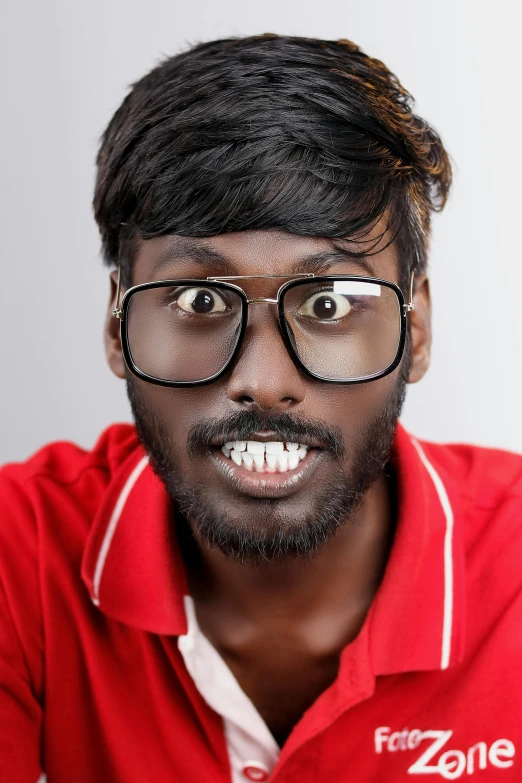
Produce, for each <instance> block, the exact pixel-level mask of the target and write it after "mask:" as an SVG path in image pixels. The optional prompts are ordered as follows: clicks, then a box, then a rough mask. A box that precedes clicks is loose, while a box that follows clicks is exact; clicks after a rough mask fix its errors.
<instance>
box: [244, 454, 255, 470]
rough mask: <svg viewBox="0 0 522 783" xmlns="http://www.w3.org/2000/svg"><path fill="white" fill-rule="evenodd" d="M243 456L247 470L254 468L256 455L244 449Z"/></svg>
mask: <svg viewBox="0 0 522 783" xmlns="http://www.w3.org/2000/svg"><path fill="white" fill-rule="evenodd" d="M241 456H242V457H243V462H244V464H245V468H246V469H247V470H253V468H254V455H253V454H249V453H248V451H244V452H243V453H242V454H241Z"/></svg>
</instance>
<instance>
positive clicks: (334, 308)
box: [298, 291, 352, 321]
mask: <svg viewBox="0 0 522 783" xmlns="http://www.w3.org/2000/svg"><path fill="white" fill-rule="evenodd" d="M351 309H352V305H351V304H350V301H349V299H347V298H346V296H343V295H342V294H336V293H334V292H333V291H318V292H317V293H315V294H312V296H309V297H308V299H306V301H305V302H303V304H302V305H301V307H300V308H299V310H298V315H306V316H308V317H309V318H316V319H320V320H321V321H333V320H337V319H338V318H345V317H346V316H347V315H348V313H349V312H350V310H351Z"/></svg>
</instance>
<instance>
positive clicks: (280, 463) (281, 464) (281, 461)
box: [277, 451, 288, 473]
mask: <svg viewBox="0 0 522 783" xmlns="http://www.w3.org/2000/svg"><path fill="white" fill-rule="evenodd" d="M277 467H278V468H279V470H280V471H281V473H284V472H285V471H287V470H288V452H286V451H283V453H282V454H278V455H277Z"/></svg>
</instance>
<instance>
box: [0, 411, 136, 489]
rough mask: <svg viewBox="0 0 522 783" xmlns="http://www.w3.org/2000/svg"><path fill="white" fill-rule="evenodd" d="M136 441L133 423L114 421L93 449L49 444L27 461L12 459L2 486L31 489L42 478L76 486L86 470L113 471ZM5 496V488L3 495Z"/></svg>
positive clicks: (0, 476) (0, 478)
mask: <svg viewBox="0 0 522 783" xmlns="http://www.w3.org/2000/svg"><path fill="white" fill-rule="evenodd" d="M136 443H137V437H136V430H135V428H134V426H133V425H131V424H112V425H111V426H110V427H108V428H107V429H106V430H105V431H104V432H103V433H102V434H101V435H100V437H99V438H98V440H97V442H96V444H95V445H94V447H93V448H92V449H90V450H87V449H83V448H81V447H80V446H78V445H76V444H75V443H71V442H70V441H56V442H55V443H49V444H47V445H46V446H44V447H43V448H41V449H39V450H38V451H37V452H36V453H35V454H33V455H32V456H31V457H29V459H27V460H26V461H25V462H12V463H8V464H6V465H4V466H3V467H1V468H0V482H1V484H2V489H4V487H5V486H8V485H16V486H18V487H20V488H23V487H26V488H30V487H31V485H32V484H33V482H35V481H36V482H38V481H39V480H40V479H43V480H48V481H50V482H52V483H55V484H56V485H57V486H68V485H73V484H74V483H75V482H76V481H77V480H78V479H79V478H80V477H81V475H82V474H83V473H84V472H85V471H89V470H95V471H96V470H102V471H108V472H109V473H111V472H114V470H116V469H117V467H118V466H119V464H121V462H122V461H123V460H124V459H125V457H126V456H127V454H129V453H130V451H132V449H133V448H135V447H136ZM2 496H3V491H2V492H1V493H0V498H1V497H2Z"/></svg>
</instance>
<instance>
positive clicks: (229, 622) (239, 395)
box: [105, 227, 431, 745]
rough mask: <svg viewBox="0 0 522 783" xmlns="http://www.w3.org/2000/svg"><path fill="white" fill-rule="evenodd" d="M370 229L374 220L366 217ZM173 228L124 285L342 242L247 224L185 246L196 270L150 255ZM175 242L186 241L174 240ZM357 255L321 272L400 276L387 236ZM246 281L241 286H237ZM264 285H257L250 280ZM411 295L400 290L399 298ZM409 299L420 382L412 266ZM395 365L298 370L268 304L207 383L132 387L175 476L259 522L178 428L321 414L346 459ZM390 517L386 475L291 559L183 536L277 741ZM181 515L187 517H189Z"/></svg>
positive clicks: (261, 266)
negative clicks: (236, 553) (374, 369)
mask: <svg viewBox="0 0 522 783" xmlns="http://www.w3.org/2000/svg"><path fill="white" fill-rule="evenodd" d="M377 228H378V227H377ZM171 239H172V237H159V238H155V239H152V240H146V241H142V242H141V244H140V245H139V248H138V251H137V253H136V257H135V261H134V267H133V280H132V282H133V284H134V285H135V284H138V283H142V282H148V281H151V280H160V279H171V278H175V277H197V278H204V277H206V276H207V275H219V274H235V275H249V274H250V275H252V274H289V273H290V272H292V271H293V267H294V265H295V264H296V263H297V262H302V261H303V259H305V258H307V257H310V256H312V255H315V254H318V253H322V252H324V251H334V252H337V251H342V250H343V249H344V250H349V249H350V247H353V245H350V243H348V242H340V241H339V240H335V241H332V240H330V239H326V238H317V237H298V236H295V235H291V234H287V233H285V232H282V231H278V230H263V231H246V232H238V233H235V234H234V233H232V234H223V235H219V236H215V237H210V238H205V239H191V240H190V242H191V243H192V244H193V246H195V247H196V246H197V247H202V246H204V247H205V248H207V249H210V250H212V251H214V252H216V253H219V255H220V256H222V257H223V258H224V259H225V260H226V262H227V267H228V268H227V269H226V270H225V269H223V268H221V266H220V265H218V262H217V261H216V262H215V263H214V264H212V263H211V264H210V266H209V267H208V268H207V267H205V268H203V267H202V265H201V263H197V262H196V261H195V260H193V259H190V258H187V257H186V254H184V253H182V252H180V251H179V250H177V249H176V248H175V247H174V248H172V247H171V251H172V252H171V253H170V256H171V258H170V259H168V260H165V261H164V262H162V264H161V265H160V266H158V263H159V261H160V259H161V257H162V256H163V255H165V254H166V250H167V248H168V247H169V245H171V244H172V243H171ZM184 242H185V243H186V240H185V239H184ZM362 263H363V264H364V263H366V264H370V265H371V269H368V268H364V267H363V266H361V262H360V261H356V260H353V259H350V258H348V257H345V256H343V255H341V254H339V256H338V257H337V258H335V259H333V263H331V265H330V266H329V268H328V269H327V270H324V269H322V270H318V271H322V273H330V274H336V273H337V274H356V275H366V276H367V275H369V274H372V273H373V275H374V276H377V277H381V278H384V279H386V280H391V281H393V282H398V260H397V256H396V251H395V248H394V246H393V244H392V245H390V246H389V247H388V248H385V249H383V250H382V251H381V252H379V253H378V254H377V255H373V256H372V257H370V258H368V259H367V260H366V262H362ZM115 277H116V275H115V273H113V274H112V277H111V280H112V283H111V297H110V302H109V310H108V316H107V323H106V329H105V341H106V352H107V358H108V362H109V365H110V367H111V369H112V371H113V372H114V373H115V374H116V375H117V376H118V377H119V378H125V365H124V360H123V357H122V352H121V345H120V337H119V322H118V320H117V319H115V318H113V317H112V315H111V312H112V309H113V308H114V306H115ZM244 282H245V285H244V288H245V290H246V291H247V293H249V294H251V293H252V294H253V295H254V291H255V295H258V296H267V297H272V296H275V294H276V292H277V288H278V287H279V285H280V284H281V281H277V280H268V281H266V280H265V281H262V282H261V283H260V282H255V281H254V282H253V281H244ZM247 284H248V285H247ZM259 286H261V288H259ZM407 295H408V292H405V296H406V297H407ZM414 303H415V309H414V310H413V312H412V313H410V315H409V319H410V328H411V347H412V363H411V369H410V373H409V377H408V382H409V383H415V382H416V381H418V380H420V379H421V378H422V377H423V375H424V373H425V372H426V370H427V368H428V364H429V356H430V344H431V332H430V296H429V286H428V281H427V278H426V277H424V276H417V277H416V280H415V293H414ZM397 374H398V370H395V371H394V372H393V373H391V374H390V375H388V376H386V377H384V378H382V379H379V380H377V381H373V382H371V383H366V384H360V385H352V386H349V385H341V384H329V383H324V382H321V381H317V380H314V379H312V378H308V377H307V376H306V375H304V374H303V373H302V372H301V371H300V370H298V368H297V367H296V366H295V365H294V363H293V362H292V360H291V358H290V357H289V355H288V353H287V351H286V349H285V347H284V344H283V342H282V339H281V336H280V333H279V328H278V324H277V319H276V313H275V308H274V307H272V306H265V305H263V306H259V307H250V312H249V327H248V330H247V334H246V336H245V341H244V344H243V347H242V350H241V352H240V355H239V357H238V359H237V360H236V362H235V363H234V365H233V367H232V368H230V370H229V371H228V372H227V373H226V374H225V375H224V376H223V377H222V378H220V379H219V380H218V381H216V382H214V383H212V384H209V385H207V386H202V387H199V388H188V389H168V388H162V387H159V386H153V385H151V384H147V383H144V382H142V381H138V380H137V383H139V384H140V392H141V394H142V395H143V397H144V399H145V400H146V402H147V405H148V406H151V408H152V409H153V410H154V412H155V414H156V416H157V417H158V419H159V421H160V422H161V423H162V427H163V428H164V430H165V432H166V433H168V437H169V440H170V442H171V443H172V445H173V448H174V450H175V453H176V454H177V455H178V469H179V470H180V471H181V472H182V474H183V479H184V482H185V483H186V484H187V485H190V483H191V482H198V481H201V477H202V476H205V481H206V482H208V487H209V490H208V491H209V492H211V493H212V498H213V500H214V501H215V502H216V503H218V504H221V506H220V507H223V504H226V507H227V508H230V509H231V512H233V513H235V514H236V515H238V516H240V517H241V518H242V519H244V520H246V522H247V523H248V522H249V521H250V520H251V521H252V524H255V523H256V503H257V499H256V498H253V497H250V496H248V495H245V494H242V493H240V492H235V491H234V492H232V491H231V489H230V486H229V485H228V484H226V483H225V482H224V481H223V480H222V478H221V476H219V475H218V473H217V472H216V471H215V470H213V469H212V466H211V465H209V460H208V457H205V455H196V456H195V457H192V458H189V456H188V455H187V452H186V438H187V433H188V431H189V429H190V427H191V426H192V425H193V424H194V422H196V421H197V420H198V418H199V417H206V418H208V417H209V416H215V417H217V418H222V417H224V416H227V415H230V414H231V413H234V412H236V411H238V410H256V411H265V412H269V413H271V414H276V413H279V412H287V413H296V414H301V415H302V416H304V417H310V418H315V419H322V420H323V421H325V422H326V423H327V424H329V425H331V426H334V427H337V428H339V429H340V430H341V431H342V434H343V437H344V439H345V443H346V454H345V456H344V458H343V459H344V461H345V465H344V467H345V468H346V470H349V468H350V460H351V457H352V456H353V455H352V450H353V449H352V448H351V443H353V441H354V438H355V436H356V434H357V433H358V432H360V431H361V423H362V424H364V423H366V422H368V421H369V420H371V417H372V415H373V412H374V411H375V410H380V409H381V408H382V406H383V404H384V402H385V401H386V399H388V398H389V397H390V395H391V393H392V390H393V388H394V384H396V383H397ZM328 470H329V465H328V460H324V461H323V462H322V463H321V465H320V466H319V467H318V469H317V470H316V471H315V472H314V474H313V475H312V477H311V479H310V480H309V481H308V482H307V484H306V486H304V487H301V488H300V489H299V491H297V492H296V493H294V494H293V495H290V496H289V497H288V498H285V500H284V503H285V506H284V507H285V511H286V513H287V514H288V516H289V517H290V518H292V519H293V518H298V516H299V509H300V508H303V505H306V504H307V503H308V502H309V499H310V497H311V496H312V495H313V493H314V487H315V491H317V487H318V486H320V483H321V481H322V480H323V481H324V480H325V478H326V477H327V475H328V474H327V473H326V472H325V471H328ZM395 521H396V511H395V497H394V485H393V481H392V480H390V478H389V477H387V476H386V475H385V474H384V473H383V474H381V476H380V477H379V478H378V479H377V481H375V483H374V484H373V486H372V487H371V488H370V489H369V491H368V492H367V493H366V495H365V497H364V498H363V500H362V502H361V504H360V505H359V507H358V508H357V510H356V512H355V515H354V518H353V519H352V520H350V521H349V522H347V523H346V524H344V525H343V526H342V527H341V528H340V530H339V531H338V532H337V534H336V536H335V538H334V540H333V541H331V542H328V543H327V544H326V545H324V546H323V547H322V548H321V549H320V550H319V551H318V552H317V553H316V554H315V556H314V558H313V559H311V560H302V559H299V558H293V559H285V560H282V561H279V562H278V561H272V562H268V561H267V562H262V563H261V565H259V564H254V563H249V562H248V561H246V562H240V561H238V560H234V559H232V558H230V557H227V556H226V555H225V554H223V553H222V552H221V551H219V550H218V549H209V548H208V547H207V546H206V545H205V543H204V542H202V541H201V540H198V539H197V538H196V540H195V543H194V542H193V543H190V542H189V539H188V537H187V539H184V542H182V551H183V555H184V559H185V562H186V566H187V575H188V580H189V585H190V590H191V594H192V597H193V598H194V601H195V605H196V611H197V616H198V622H199V624H200V626H201V629H202V631H203V632H204V633H205V635H206V636H207V637H208V639H209V640H210V641H211V642H212V644H213V645H214V646H215V647H216V649H217V650H218V651H219V653H220V654H221V655H222V657H223V658H224V660H225V661H226V662H227V664H228V666H229V667H230V669H231V670H232V672H233V673H234V675H235V676H236V678H237V680H238V682H239V684H240V685H241V687H242V688H243V690H244V691H245V693H246V694H247V695H248V696H249V698H250V699H251V700H252V701H253V703H254V705H255V706H256V708H257V709H258V711H259V713H260V714H261V716H262V717H263V719H264V720H265V722H266V724H267V725H268V727H269V728H270V730H271V731H272V733H273V735H274V737H275V739H276V741H277V742H278V743H279V745H282V744H283V743H284V741H285V740H286V738H287V737H288V735H289V733H290V732H291V730H292V729H293V727H294V725H295V724H296V723H297V721H298V720H299V719H300V717H301V716H302V714H303V712H304V711H305V710H306V709H307V708H308V707H310V706H311V704H312V703H313V702H314V701H315V699H316V698H317V697H318V696H319V695H320V693H322V692H323V691H324V690H325V689H326V688H327V687H328V686H329V685H330V684H331V683H332V682H333V681H334V680H335V678H336V675H337V670H338V665H339V656H340V653H341V652H342V650H343V648H344V647H345V646H346V645H347V644H348V643H349V642H351V641H352V640H353V639H355V637H356V636H357V634H358V632H359V631H360V629H361V627H362V624H363V622H364V619H365V617H366V615H367V612H368V610H369V608H370V605H371V603H372V601H373V598H374V596H375V593H376V591H377V589H378V586H379V584H380V582H381V580H382V576H383V573H384V570H385V567H386V563H387V560H388V556H389V552H390V547H391V543H392V540H393V531H394V527H395ZM188 524H189V525H190V520H189V521H188Z"/></svg>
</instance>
